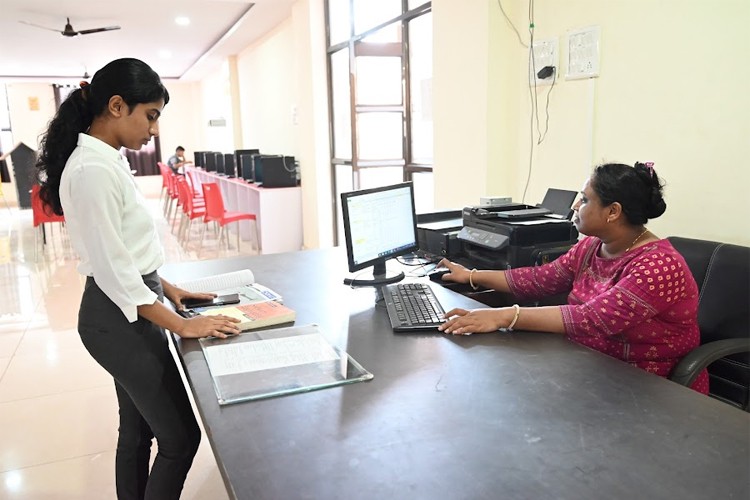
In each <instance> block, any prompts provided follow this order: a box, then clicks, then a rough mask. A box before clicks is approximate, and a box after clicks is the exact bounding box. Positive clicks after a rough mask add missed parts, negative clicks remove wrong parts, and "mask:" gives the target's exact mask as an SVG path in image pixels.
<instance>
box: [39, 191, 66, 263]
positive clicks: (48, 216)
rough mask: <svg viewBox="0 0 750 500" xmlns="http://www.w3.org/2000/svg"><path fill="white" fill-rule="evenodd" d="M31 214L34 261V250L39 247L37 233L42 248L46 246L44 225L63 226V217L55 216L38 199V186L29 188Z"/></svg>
mask: <svg viewBox="0 0 750 500" xmlns="http://www.w3.org/2000/svg"><path fill="white" fill-rule="evenodd" d="M31 213H32V215H33V220H34V260H36V249H37V247H38V246H39V243H38V241H39V240H38V238H39V233H40V232H41V233H42V247H44V245H46V244H47V237H46V234H45V232H44V224H45V223H48V222H60V223H61V224H65V216H64V215H57V214H55V213H54V212H53V211H52V208H51V207H49V206H47V205H45V204H44V202H43V201H42V199H41V198H40V197H39V184H34V185H32V186H31Z"/></svg>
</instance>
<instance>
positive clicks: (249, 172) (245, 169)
mask: <svg viewBox="0 0 750 500" xmlns="http://www.w3.org/2000/svg"><path fill="white" fill-rule="evenodd" d="M237 176H238V177H242V178H243V179H245V180H246V181H247V182H253V155H251V154H241V155H240V163H239V165H238V168H237Z"/></svg>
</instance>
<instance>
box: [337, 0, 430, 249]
mask: <svg viewBox="0 0 750 500" xmlns="http://www.w3.org/2000/svg"><path fill="white" fill-rule="evenodd" d="M407 5H408V9H410V10H409V11H408V12H406V13H404V12H402V11H403V9H404V8H406V6H407ZM419 7H423V8H422V9H419V10H417V9H418V8H419ZM326 9H327V12H328V21H329V25H328V26H327V27H326V28H327V30H328V33H329V36H330V40H329V42H330V43H329V47H328V49H329V71H330V75H331V77H330V83H329V85H330V87H329V92H330V102H331V128H332V134H333V138H332V142H333V151H332V153H331V154H332V160H333V161H332V166H331V168H332V171H331V173H332V176H333V179H334V189H333V190H334V192H335V195H336V200H335V203H336V208H337V212H336V214H337V215H336V226H337V228H338V229H337V231H336V236H337V240H336V241H337V242H338V243H341V242H342V241H343V234H342V233H341V220H340V219H341V215H340V213H341V212H340V209H341V207H340V194H341V193H342V192H346V191H351V190H353V189H366V188H372V187H379V186H384V185H389V184H395V183H398V182H402V181H404V180H406V179H407V178H410V179H412V180H413V181H414V187H415V193H416V204H417V210H418V211H420V212H424V211H429V210H431V209H432V207H433V206H434V200H433V194H432V193H433V177H432V172H431V170H432V161H433V153H432V148H433V122H432V105H431V104H432V16H431V15H430V12H431V6H430V2H429V1H424V0H408V2H404V1H403V0H326ZM402 14H404V19H399V20H396V19H397V18H399V17H400V16H401V15H402ZM414 16H416V17H414ZM377 27H379V28H378V29H377V31H374V30H375V28H377ZM365 33H367V35H366V36H364V34H365ZM406 33H408V35H409V38H408V40H409V45H408V51H407V50H406V48H407V46H406V45H405V40H406V39H405V38H404V37H405V35H406ZM358 37H363V38H358ZM344 42H348V46H347V47H346V49H345V50H336V52H331V46H337V47H340V46H343V45H347V44H346V43H344ZM349 47H351V48H353V50H354V53H353V54H351V53H350V50H349ZM350 58H351V60H352V64H351V66H350ZM406 68H408V71H405V69H406ZM350 72H352V73H353V75H354V78H353V79H352V74H351V73H350ZM406 113H409V115H406ZM407 116H408V117H409V120H406V118H407ZM407 124H409V125H410V128H409V129H408V130H407V128H406V125H407ZM342 162H343V163H348V165H341V163H342Z"/></svg>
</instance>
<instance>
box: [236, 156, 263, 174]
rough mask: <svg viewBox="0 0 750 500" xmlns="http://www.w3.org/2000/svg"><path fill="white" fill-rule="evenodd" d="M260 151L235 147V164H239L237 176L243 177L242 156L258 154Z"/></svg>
mask: <svg viewBox="0 0 750 500" xmlns="http://www.w3.org/2000/svg"><path fill="white" fill-rule="evenodd" d="M258 153H260V150H259V149H235V150H234V164H235V165H236V166H237V177H242V173H241V172H240V156H242V155H257V154H258ZM243 178H244V177H243Z"/></svg>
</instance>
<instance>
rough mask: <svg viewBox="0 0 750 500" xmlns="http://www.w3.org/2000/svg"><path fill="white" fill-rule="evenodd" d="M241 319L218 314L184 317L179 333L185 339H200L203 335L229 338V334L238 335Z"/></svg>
mask: <svg viewBox="0 0 750 500" xmlns="http://www.w3.org/2000/svg"><path fill="white" fill-rule="evenodd" d="M239 322H240V320H238V319H237V318H230V317H229V316H224V315H221V314H217V315H216V316H195V317H193V318H189V319H184V320H183V323H182V324H183V326H182V328H181V329H180V331H179V332H177V335H179V336H180V337H182V338H184V339H199V338H203V337H217V338H220V339H225V338H227V336H228V335H237V334H238V333H240V329H239V327H238V326H237V323H239Z"/></svg>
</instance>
